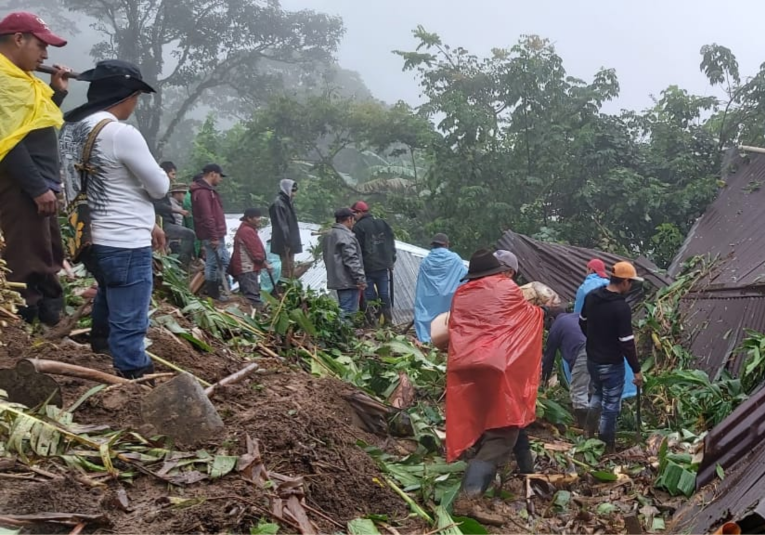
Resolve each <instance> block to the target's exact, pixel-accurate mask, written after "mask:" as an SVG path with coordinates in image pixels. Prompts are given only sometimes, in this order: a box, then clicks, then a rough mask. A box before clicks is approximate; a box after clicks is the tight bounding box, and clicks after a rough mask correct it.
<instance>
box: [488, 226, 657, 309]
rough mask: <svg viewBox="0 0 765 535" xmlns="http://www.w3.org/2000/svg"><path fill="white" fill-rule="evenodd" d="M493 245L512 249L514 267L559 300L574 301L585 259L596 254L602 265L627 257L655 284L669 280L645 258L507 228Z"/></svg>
mask: <svg viewBox="0 0 765 535" xmlns="http://www.w3.org/2000/svg"><path fill="white" fill-rule="evenodd" d="M497 249H506V250H508V251H512V252H513V253H515V255H516V256H517V257H518V269H519V271H520V274H521V275H522V276H523V278H524V279H526V280H527V281H539V282H542V283H544V284H546V285H548V286H549V287H550V288H552V289H553V290H555V291H556V292H557V293H558V295H559V296H560V298H561V300H563V301H564V302H566V301H574V299H575V298H576V291H577V289H579V286H580V285H581V284H582V280H583V279H584V276H585V273H586V271H587V262H589V261H590V260H592V259H593V258H600V259H601V260H603V262H605V264H606V267H610V266H613V265H614V264H615V263H617V262H622V261H624V260H629V261H630V262H632V263H633V264H634V265H635V268H636V269H637V272H638V274H639V275H640V276H641V277H644V278H645V279H646V281H648V282H649V283H650V284H652V285H653V286H655V287H657V288H661V287H664V286H666V285H667V284H669V283H670V282H671V281H670V278H669V277H667V276H665V275H663V274H661V273H660V271H659V268H657V267H656V266H655V265H654V264H653V263H652V262H650V261H649V260H647V259H645V258H638V259H637V260H630V259H627V258H623V257H621V256H618V255H614V254H611V253H604V252H602V251H597V250H594V249H586V248H584V247H574V246H571V245H562V244H558V243H549V242H541V241H537V240H534V239H532V238H529V237H528V236H524V235H523V234H516V233H515V232H513V231H511V230H508V231H506V232H505V234H504V235H503V236H502V238H500V240H499V241H498V242H497Z"/></svg>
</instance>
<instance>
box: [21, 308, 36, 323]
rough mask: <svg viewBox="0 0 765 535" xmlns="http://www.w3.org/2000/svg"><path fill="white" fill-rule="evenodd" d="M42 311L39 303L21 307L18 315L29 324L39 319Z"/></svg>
mask: <svg viewBox="0 0 765 535" xmlns="http://www.w3.org/2000/svg"><path fill="white" fill-rule="evenodd" d="M39 313H40V309H39V308H38V307H37V305H31V306H26V307H19V311H18V315H19V316H20V317H21V319H23V320H24V321H26V322H27V323H29V324H32V323H34V322H35V320H36V319H37V317H38V315H39Z"/></svg>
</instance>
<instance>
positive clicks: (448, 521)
mask: <svg viewBox="0 0 765 535" xmlns="http://www.w3.org/2000/svg"><path fill="white" fill-rule="evenodd" d="M435 513H436V527H437V528H438V530H439V531H438V534H439V535H463V534H462V530H460V528H459V527H457V525H456V522H455V521H454V519H453V518H452V516H451V515H450V514H449V512H448V511H447V510H446V508H444V507H442V506H440V505H439V506H438V507H436V511H435Z"/></svg>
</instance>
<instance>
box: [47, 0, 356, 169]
mask: <svg viewBox="0 0 765 535" xmlns="http://www.w3.org/2000/svg"><path fill="white" fill-rule="evenodd" d="M34 1H36V2H37V3H38V4H44V5H45V6H47V8H50V10H51V11H53V10H55V9H58V8H60V7H61V6H63V7H64V8H66V9H67V10H69V11H70V12H74V13H78V14H84V15H87V16H88V17H91V18H92V19H94V20H95V23H94V24H93V28H94V29H95V30H96V31H98V32H99V33H100V34H101V35H103V37H104V39H103V40H102V41H100V42H99V43H98V44H96V45H95V46H94V47H93V50H92V55H93V56H94V58H96V59H104V58H114V57H116V58H120V59H124V60H127V61H131V62H133V63H135V64H137V65H139V66H140V68H141V71H142V73H143V75H144V77H145V79H146V81H147V82H148V83H149V84H151V85H152V86H154V87H155V88H156V89H157V94H156V95H154V96H153V97H152V98H147V99H143V100H142V104H141V106H140V107H139V108H138V110H137V111H136V120H137V122H138V125H139V127H140V129H141V131H142V132H143V134H144V136H145V137H146V139H147V141H148V143H149V145H150V146H151V147H153V148H154V149H155V151H156V152H157V153H158V155H161V154H162V151H163V148H164V146H165V145H166V144H167V143H168V141H169V140H170V138H171V136H172V135H173V133H174V131H175V130H176V128H177V127H178V125H179V124H181V122H182V121H183V120H184V119H185V118H186V116H187V114H188V113H189V112H190V111H191V110H193V109H194V107H195V106H196V105H197V104H198V103H199V101H200V99H201V98H202V97H203V96H204V95H206V94H210V93H212V92H215V91H218V90H220V89H221V88H232V89H234V90H235V91H237V92H239V93H246V94H258V93H263V92H265V91H266V89H267V84H268V83H269V82H270V81H271V80H272V79H273V77H271V76H268V75H267V74H264V73H263V72H262V71H261V70H259V66H260V64H261V62H262V61H263V60H266V59H267V60H271V61H274V62H280V63H290V64H301V63H313V62H323V63H326V62H329V61H330V60H331V58H332V55H333V54H334V52H335V51H336V49H337V44H338V42H339V40H340V38H341V37H342V35H343V33H344V28H343V23H342V20H341V19H340V18H339V17H334V16H329V15H325V14H321V13H316V12H314V11H311V10H303V11H295V12H292V11H286V10H284V9H282V7H281V5H280V2H279V0H96V1H94V0H58V1H55V0H34ZM171 88H178V89H179V90H181V91H182V98H181V99H180V101H179V102H178V104H177V105H176V106H174V107H173V111H172V112H171V113H168V112H167V111H166V106H165V103H164V92H165V91H166V90H168V89H171Z"/></svg>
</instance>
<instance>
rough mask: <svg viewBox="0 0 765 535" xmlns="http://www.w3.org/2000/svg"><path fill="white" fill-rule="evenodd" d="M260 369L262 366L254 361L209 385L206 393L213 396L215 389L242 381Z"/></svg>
mask: <svg viewBox="0 0 765 535" xmlns="http://www.w3.org/2000/svg"><path fill="white" fill-rule="evenodd" d="M259 369H260V366H259V365H258V363H257V362H253V363H252V364H249V365H247V366H245V367H244V368H242V369H241V370H239V371H238V372H236V373H232V374H231V375H229V376H228V377H224V378H223V379H221V380H220V381H218V382H217V383H215V384H213V385H210V386H208V387H207V388H205V394H206V395H207V397H211V396H212V395H213V394H214V393H215V391H216V390H217V389H218V388H220V387H221V386H226V385H232V384H234V383H238V382H239V381H241V380H242V379H244V378H245V377H247V376H248V375H250V374H251V373H253V372H255V371H257V370H259Z"/></svg>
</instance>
